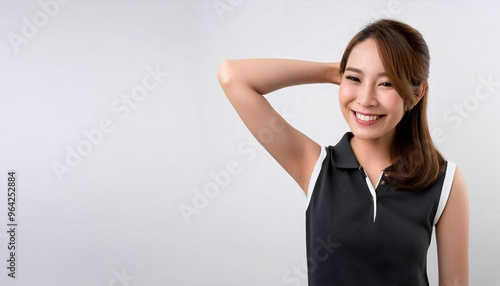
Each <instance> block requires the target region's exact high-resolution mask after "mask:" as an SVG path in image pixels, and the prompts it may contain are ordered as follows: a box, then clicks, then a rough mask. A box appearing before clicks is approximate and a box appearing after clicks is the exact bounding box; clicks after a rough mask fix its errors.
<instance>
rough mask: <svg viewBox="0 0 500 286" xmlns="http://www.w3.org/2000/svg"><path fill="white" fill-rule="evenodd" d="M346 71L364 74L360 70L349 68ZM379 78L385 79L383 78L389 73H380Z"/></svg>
mask: <svg viewBox="0 0 500 286" xmlns="http://www.w3.org/2000/svg"><path fill="white" fill-rule="evenodd" d="M345 70H346V71H352V72H355V73H360V74H363V71H362V70H360V69H358V68H354V67H347V68H345ZM377 76H378V77H383V76H387V73H386V72H381V73H378V74H377Z"/></svg>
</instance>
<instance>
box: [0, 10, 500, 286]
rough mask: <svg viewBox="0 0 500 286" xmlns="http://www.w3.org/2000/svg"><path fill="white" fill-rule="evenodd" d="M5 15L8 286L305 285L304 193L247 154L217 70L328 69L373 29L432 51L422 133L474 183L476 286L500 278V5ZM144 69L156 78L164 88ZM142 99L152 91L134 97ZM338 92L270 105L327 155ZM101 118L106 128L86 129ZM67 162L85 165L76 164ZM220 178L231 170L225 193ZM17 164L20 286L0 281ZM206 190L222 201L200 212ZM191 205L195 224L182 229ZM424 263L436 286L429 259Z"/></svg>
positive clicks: (315, 89) (0, 224)
mask: <svg viewBox="0 0 500 286" xmlns="http://www.w3.org/2000/svg"><path fill="white" fill-rule="evenodd" d="M0 3H1V4H0V13H1V14H0V23H1V25H0V116H1V117H0V170H1V174H0V182H3V183H1V184H0V185H3V186H4V187H1V190H2V191H1V192H0V194H1V195H0V257H1V260H0V284H1V285H53V286H56V285H75V286H83V285H131V286H132V285H141V286H153V285H307V283H306V281H305V280H304V279H303V276H301V274H297V273H299V271H300V272H301V273H304V272H305V270H304V269H303V268H302V267H303V266H302V265H303V262H304V261H305V256H306V255H305V224H304V223H305V222H304V211H305V207H306V199H305V196H304V195H303V193H302V192H301V191H300V189H299V188H298V186H296V185H295V183H294V182H293V181H292V180H291V179H290V178H289V177H288V175H287V174H286V173H285V172H284V171H283V170H282V169H281V168H280V167H279V166H278V165H277V163H275V162H274V161H273V160H272V158H271V157H270V156H269V155H268V154H267V153H265V151H262V150H261V149H260V147H259V146H258V145H254V144H255V143H254V141H252V139H251V137H250V133H249V132H248V131H247V130H246V128H245V127H244V125H243V124H242V123H241V121H240V120H239V118H238V117H237V115H236V113H235V111H234V110H233V109H232V108H231V106H230V104H229V102H228V101H227V99H226V98H225V96H224V94H223V92H222V90H221V88H220V87H219V85H218V82H217V78H216V71H217V67H218V65H219V64H220V62H221V61H222V60H224V59H228V58H253V57H279V58H296V59H303V60H315V61H338V60H340V56H341V54H342V52H343V49H344V47H345V45H346V44H347V42H348V41H349V40H350V38H351V37H352V36H353V35H354V34H355V33H356V32H357V31H358V30H359V29H361V28H362V27H363V26H364V25H366V24H367V23H369V22H370V21H371V20H373V19H375V18H379V17H392V18H396V19H399V20H402V21H404V22H407V23H408V24H410V25H412V26H414V27H415V28H417V29H418V30H420V31H421V33H422V34H423V35H424V37H425V39H426V40H427V43H428V45H429V48H430V51H431V73H430V107H429V122H430V125H431V130H432V132H433V133H434V134H435V141H436V144H437V145H438V147H439V149H440V150H441V151H442V153H443V154H444V155H445V156H446V157H447V158H448V159H450V160H452V161H454V162H456V163H457V164H458V166H459V167H460V168H461V169H462V171H463V173H464V174H465V176H466V179H467V181H468V186H469V194H470V206H471V236H470V270H471V271H470V274H471V285H494V284H495V283H497V281H498V280H499V278H498V269H499V268H500V264H499V261H498V257H500V246H499V245H498V241H500V227H499V226H500V215H499V208H498V204H499V202H500V193H499V191H498V185H497V184H496V183H495V181H496V179H497V177H498V174H499V171H500V168H499V167H498V161H499V160H500V147H499V146H500V145H499V144H498V141H499V140H500V128H499V127H498V116H497V114H498V108H499V106H500V99H499V98H500V61H499V55H498V54H499V53H498V51H499V50H500V40H499V38H500V37H499V36H500V34H499V32H498V28H499V26H500V20H499V19H500V17H499V16H500V5H499V4H498V2H495V1H484V2H481V1H472V0H471V1H458V0H457V1H444V0H443V1H403V0H401V1H333V0H331V1H327V0H323V1H298V0H296V1H293V0H289V1H285V0H281V1H277V0H276V1H263V0H262V1H249V0H248V1H245V0H220V1H212V0H209V1H208V0H207V1H181V0H178V1H174V0H172V1H117V0H116V1H78V0H73V1H65V2H64V3H63V1H62V0H61V1H60V2H54V1H51V0H41V1H40V2H39V1H1V2H0ZM44 3H52V4H50V5H49V4H47V5H44ZM224 5H225V6H224ZM44 7H45V8H44ZM47 7H48V8H47ZM49 14H51V15H49ZM30 25H31V29H30V27H29V26H30ZM21 39H23V40H21ZM148 69H149V70H151V69H152V70H159V75H160V77H159V80H158V81H155V80H154V79H153V78H152V77H150V73H151V72H150V71H148ZM167 74H168V76H167ZM157 76H158V74H157ZM144 79H145V80H146V84H147V87H149V89H150V90H146V89H144V86H143V80H144ZM488 81H489V82H490V83H493V84H490V85H489V87H486V86H485V85H484V82H488ZM153 86H154V88H153ZM488 88H489V89H488ZM140 90H142V91H146V92H147V94H139V93H138V94H136V98H139V99H140V100H135V101H133V100H134V99H130V94H131V92H138V91H140ZM337 91H338V89H337V87H335V86H331V85H310V86H301V87H294V88H288V89H285V90H283V91H279V92H276V93H275V94H272V95H269V97H268V98H269V100H270V101H271V102H272V103H273V105H274V106H275V107H276V109H277V110H278V111H279V112H280V113H282V114H283V115H284V116H285V117H286V118H287V119H288V120H289V121H290V122H291V123H292V124H293V125H294V126H296V127H297V128H298V129H300V130H302V131H303V132H304V133H306V134H307V135H309V136H310V137H311V138H313V139H314V140H316V141H317V142H319V143H320V144H322V145H329V144H336V143H337V141H338V140H339V139H340V137H341V135H342V134H343V133H344V132H345V131H347V130H348V128H347V125H346V124H345V123H344V120H343V118H342V116H341V114H340V111H339V108H338V104H337ZM122 95H124V97H123V98H122ZM141 96H142V97H141ZM478 97H479V98H478ZM127 100H128V101H130V102H129V104H130V105H126V102H127ZM131 106H134V108H132V107H131ZM113 108H114V109H113ZM118 108H120V109H118ZM460 108H461V109H462V110H463V111H462V112H461V113H460V112H459V111H458V110H459V109H460ZM125 109H127V110H128V111H129V113H128V114H126V113H125ZM102 121H104V122H107V124H108V125H109V126H108V127H105V128H104V129H106V130H107V133H102V131H96V129H97V128H99V126H100V122H102ZM86 133H91V134H94V136H95V137H94V142H95V144H93V143H91V142H90V141H89V140H88V139H87V137H86V136H85V134H86ZM98 133H102V136H99V135H98ZM96 134H97V135H96ZM89 144H90V145H89ZM78 148H80V149H78ZM70 150H73V151H74V152H79V151H78V150H80V152H83V153H85V154H83V156H81V159H80V160H79V161H78V160H77V159H75V158H76V156H75V155H74V154H73V157H71V154H72V153H71V152H72V151H70ZM68 156H69V157H68ZM67 157H68V158H70V159H71V158H73V159H72V160H73V161H72V162H70V163H71V164H72V165H73V167H71V166H69V165H68V162H67V161H66V160H67ZM62 165H64V166H66V169H61V167H60V166H62ZM228 165H229V166H228ZM54 166H59V169H57V168H56V169H54ZM227 168H229V169H230V170H232V171H233V174H232V175H229V180H226V181H225V182H222V183H221V182H219V183H217V180H216V179H214V174H216V175H215V177H217V176H219V177H221V176H223V175H222V174H223V173H221V172H227ZM12 169H14V170H16V171H17V176H18V188H17V199H18V208H17V217H16V218H17V223H18V227H17V240H16V245H17V252H16V259H17V264H16V267H17V268H16V277H17V278H15V279H12V278H9V277H8V276H7V274H8V270H7V268H6V267H7V262H6V259H7V258H8V251H7V243H8V242H9V239H10V238H9V237H8V236H7V233H6V231H7V183H6V182H7V171H9V170H12ZM57 170H59V171H57ZM61 170H63V171H61ZM58 174H59V177H60V178H58ZM211 174H212V175H211ZM221 178H222V177H221ZM216 184H218V185H216ZM204 188H212V189H211V190H216V189H215V188H218V189H219V192H218V193H215V194H214V195H213V197H212V198H209V199H207V201H204V202H203V201H200V200H199V197H198V198H197V196H196V193H197V191H201V190H203V189H204ZM197 199H198V201H197V204H194V202H193V200H195V201H196V200H197ZM202 203H204V204H205V205H202ZM200 204H201V205H200ZM207 204H208V205H207ZM196 206H198V207H203V208H200V209H197V208H196ZM187 207H191V208H192V209H191V210H194V211H196V214H194V213H193V214H192V215H191V216H185V215H184V216H183V214H182V212H181V211H180V208H184V209H186V208H187ZM429 257H430V258H429V265H428V272H429V277H430V280H431V284H433V285H437V284H436V279H437V266H436V265H437V264H436V257H435V247H434V246H432V247H431V249H430V250H429ZM449 285H455V284H452V281H450V284H449Z"/></svg>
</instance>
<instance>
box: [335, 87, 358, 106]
mask: <svg viewBox="0 0 500 286" xmlns="http://www.w3.org/2000/svg"><path fill="white" fill-rule="evenodd" d="M353 89H354V88H353V87H352V86H349V85H347V84H340V87H339V103H340V105H341V106H342V107H345V105H346V104H348V103H349V102H351V101H353V100H354V99H355V98H356V96H355V95H356V92H355V90H353Z"/></svg>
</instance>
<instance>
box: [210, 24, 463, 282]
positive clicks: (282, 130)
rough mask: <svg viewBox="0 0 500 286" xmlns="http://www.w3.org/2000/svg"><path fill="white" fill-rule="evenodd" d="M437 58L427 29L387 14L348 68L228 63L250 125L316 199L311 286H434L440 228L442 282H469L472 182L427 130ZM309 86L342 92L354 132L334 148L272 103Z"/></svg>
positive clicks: (347, 57) (348, 59)
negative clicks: (271, 97) (430, 274)
mask: <svg viewBox="0 0 500 286" xmlns="http://www.w3.org/2000/svg"><path fill="white" fill-rule="evenodd" d="M429 60H430V59H429V51H428V48H427V45H426V43H425V41H424V39H423V38H422V36H421V34H420V33H419V32H418V31H417V30H415V29H413V28H412V27H410V26H408V25H406V24H404V23H401V22H398V21H394V20H385V19H384V20H379V21H376V22H374V23H372V24H370V25H368V26H367V27H365V28H364V29H363V30H362V31H360V32H359V33H358V34H356V35H355V36H354V38H353V39H352V40H351V41H350V43H349V44H348V46H347V48H346V50H345V52H344V55H343V57H342V60H341V62H340V63H317V62H305V61H295V60H281V59H254V60H231V61H225V62H223V63H222V65H221V67H220V68H219V72H218V76H219V81H220V83H221V86H222V88H223V90H224V92H225V94H226V95H227V97H228V98H229V100H230V102H231V104H232V105H233V106H234V108H235V109H236V111H237V112H238V114H239V116H240V117H241V119H242V120H243V122H244V123H245V125H246V126H247V127H248V129H249V130H250V131H251V132H252V134H253V135H254V136H255V137H256V138H257V139H258V140H259V142H260V143H261V144H262V145H263V146H264V147H265V148H266V150H267V151H268V152H269V153H270V154H271V155H272V156H273V157H274V158H275V159H276V161H278V163H279V164H280V165H281V166H282V167H283V168H284V169H285V170H286V171H287V172H288V173H289V174H290V176H291V177H292V178H293V179H294V180H295V181H296V182H297V184H298V185H299V186H300V187H301V188H302V190H303V191H304V192H305V193H306V194H307V196H308V199H309V203H308V209H307V211H306V234H307V257H308V258H307V262H308V274H309V275H308V276H309V277H308V279H309V285H310V286H314V285H350V286H352V285H383V286H388V285H405V286H409V285H429V282H428V278H427V273H426V257H427V249H428V246H429V243H430V238H431V234H432V230H433V227H434V226H435V227H436V239H437V248H438V261H439V262H438V264H439V285H441V286H444V285H468V237H469V234H468V231H469V226H468V223H469V222H468V198H467V190H466V184H465V180H464V178H463V175H462V173H461V172H460V170H459V169H458V168H455V165H454V164H453V163H452V162H449V161H445V160H444V159H443V157H442V156H441V154H440V153H439V152H438V151H437V150H436V148H435V147H434V145H433V143H432V139H431V136H430V133H429V129H428V126H427V115H426V108H427V96H428V85H427V79H428V74H429ZM308 83H333V84H338V85H339V86H340V88H339V103H340V108H341V110H342V114H343V116H344V118H345V120H346V121H347V123H348V125H349V127H350V130H351V132H348V133H346V135H344V137H343V138H342V139H341V140H340V142H339V143H338V144H337V145H335V146H328V147H326V148H321V147H320V146H319V145H318V144H317V143H316V142H314V141H313V140H311V139H310V138H308V137H307V136H306V135H304V134H302V133H301V132H299V131H298V130H296V129H294V128H293V127H292V126H290V125H289V124H288V123H287V122H286V121H285V120H284V119H283V118H282V117H281V116H280V115H279V114H278V113H277V112H276V111H275V110H274V109H273V108H272V107H271V105H270V104H269V103H268V102H267V101H266V99H265V98H264V97H263V96H262V95H264V94H267V93H270V92H272V91H275V90H277V89H280V88H283V87H287V86H292V85H299V84H308ZM270 127H272V128H270ZM263 130H265V132H263ZM269 130H273V132H274V133H273V134H272V136H269Z"/></svg>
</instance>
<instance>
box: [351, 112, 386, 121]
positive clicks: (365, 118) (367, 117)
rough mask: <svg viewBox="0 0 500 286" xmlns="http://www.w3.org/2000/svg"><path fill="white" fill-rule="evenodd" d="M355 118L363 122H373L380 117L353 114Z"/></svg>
mask: <svg viewBox="0 0 500 286" xmlns="http://www.w3.org/2000/svg"><path fill="white" fill-rule="evenodd" d="M355 114H356V117H357V118H359V119H360V120H363V121H375V120H377V119H379V118H380V115H363V114H359V113H357V112H355Z"/></svg>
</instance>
